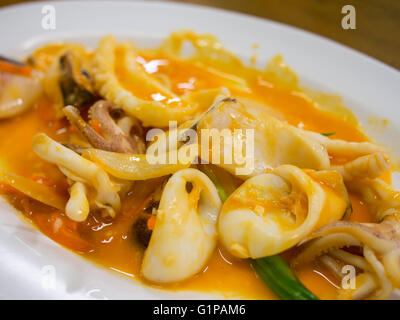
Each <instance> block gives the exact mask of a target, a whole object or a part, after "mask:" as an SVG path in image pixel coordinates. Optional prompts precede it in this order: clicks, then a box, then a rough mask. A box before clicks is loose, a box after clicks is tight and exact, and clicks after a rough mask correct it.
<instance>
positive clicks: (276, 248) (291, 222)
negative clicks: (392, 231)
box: [218, 165, 349, 258]
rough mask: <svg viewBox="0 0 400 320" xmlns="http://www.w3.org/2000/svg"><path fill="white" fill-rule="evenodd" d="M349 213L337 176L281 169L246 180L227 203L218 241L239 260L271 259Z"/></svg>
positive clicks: (330, 173) (224, 207) (335, 173)
mask: <svg viewBox="0 0 400 320" xmlns="http://www.w3.org/2000/svg"><path fill="white" fill-rule="evenodd" d="M348 208H349V202H348V198H347V194H346V192H345V188H344V187H343V180H342V178H341V176H340V175H339V173H337V172H327V171H319V172H316V171H313V170H307V171H303V170H301V169H299V168H297V167H295V166H291V165H283V166H280V167H277V168H276V169H275V170H273V171H272V172H271V173H265V174H261V175H258V176H255V177H253V178H250V179H248V180H247V181H246V182H244V183H243V184H242V185H241V186H240V187H239V188H238V189H237V190H236V191H235V192H234V193H233V194H232V195H231V196H230V197H229V198H228V200H227V201H226V202H225V203H224V205H223V207H222V209H221V213H220V216H219V222H218V229H219V234H220V239H221V241H222V243H223V245H224V246H225V247H226V248H227V250H228V251H229V252H230V253H231V254H233V255H235V256H237V257H239V258H248V257H251V258H260V257H265V256H271V255H274V254H277V253H280V252H282V251H284V250H286V249H289V248H291V247H293V246H294V245H296V244H298V243H299V242H300V241H302V240H303V239H304V238H305V237H306V236H307V235H309V234H310V233H311V232H312V231H314V230H316V229H318V228H319V227H322V226H324V225H327V224H329V223H331V222H334V221H337V220H339V219H341V218H342V217H343V215H344V213H346V211H347V209H348Z"/></svg>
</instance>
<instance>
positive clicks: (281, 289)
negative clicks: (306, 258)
mask: <svg viewBox="0 0 400 320" xmlns="http://www.w3.org/2000/svg"><path fill="white" fill-rule="evenodd" d="M251 265H252V266H253V268H254V270H256V272H257V273H258V275H259V276H260V278H261V279H262V280H263V281H264V282H265V283H266V284H267V285H268V286H269V288H270V289H271V290H272V291H273V292H274V293H275V294H276V295H277V296H278V298H280V299H282V300H318V298H317V297H316V296H315V295H314V294H313V293H311V292H310V291H309V290H308V289H307V288H306V287H305V286H304V285H303V284H302V283H301V282H300V280H299V279H298V278H297V277H296V275H295V274H294V272H293V271H292V269H290V267H289V265H288V264H287V263H286V261H285V260H284V259H283V258H282V257H281V256H280V255H274V256H270V257H265V258H259V259H251Z"/></svg>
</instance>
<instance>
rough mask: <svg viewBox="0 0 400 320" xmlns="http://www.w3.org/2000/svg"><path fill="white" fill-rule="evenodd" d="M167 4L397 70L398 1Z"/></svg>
mask: <svg viewBox="0 0 400 320" xmlns="http://www.w3.org/2000/svg"><path fill="white" fill-rule="evenodd" d="M108 1H112V0H108ZM132 1H134V0H132ZM142 1H152V0H142ZM161 1H170V0H161ZM23 2H27V1H21V0H0V7H2V6H6V5H11V4H17V3H23ZM170 2H181V3H191V4H198V5H202V6H211V7H216V8H222V9H226V10H231V11H237V12H242V13H246V14H251V15H255V16H258V17H262V18H267V19H271V20H275V21H278V22H282V23H285V24H289V25H292V26H295V27H298V28H301V29H304V30H308V31H311V32H313V33H316V34H319V35H322V36H324V37H327V38H330V39H332V40H335V41H337V42H340V43H342V44H344V45H346V46H349V47H352V48H354V49H356V50H358V51H361V52H363V53H365V54H367V55H370V56H372V57H374V58H376V59H378V60H381V61H382V62H384V63H386V64H389V65H391V66H393V67H395V68H397V69H400V0H285V1H283V0H171V1H170ZM345 5H352V6H354V7H355V10H356V29H354V30H353V29H348V30H344V29H343V28H342V24H341V21H342V18H343V17H344V16H345V14H342V13H341V11H342V7H343V6H345Z"/></svg>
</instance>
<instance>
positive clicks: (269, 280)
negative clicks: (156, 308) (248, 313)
mask: <svg viewBox="0 0 400 320" xmlns="http://www.w3.org/2000/svg"><path fill="white" fill-rule="evenodd" d="M0 119H1V121H0V139H1V140H2V144H0V155H1V157H0V192H1V193H2V194H4V195H5V196H6V197H7V199H8V200H9V201H10V202H11V203H12V204H13V205H15V206H16V207H17V208H18V209H21V210H22V211H23V212H24V214H25V215H26V216H27V217H28V218H29V219H30V220H31V221H32V222H33V223H34V224H36V225H37V226H38V227H39V229H40V230H42V231H43V232H44V233H45V234H46V235H48V236H50V237H51V238H52V239H54V240H55V241H57V242H59V243H61V244H63V245H64V246H66V247H68V248H71V249H73V250H75V251H77V252H79V253H81V254H83V255H85V256H87V257H89V258H90V259H93V260H95V261H96V262H101V263H103V264H105V265H107V266H108V267H110V268H112V269H115V270H121V272H124V273H125V274H127V275H132V276H134V277H136V278H137V279H139V280H143V281H145V283H148V284H155V285H157V286H159V287H162V288H175V289H177V288H183V289H195V290H197V289H201V290H203V289H204V290H207V291H212V292H224V293H228V294H231V293H232V294H234V293H239V294H240V293H243V294H245V293H246V294H247V296H249V297H257V298H276V297H279V298H281V299H306V300H316V299H318V298H321V299H326V298H338V299H385V298H387V297H390V295H391V293H392V292H393V291H394V290H395V289H399V288H400V220H399V219H400V192H399V191H397V190H395V188H394V187H393V186H392V185H391V184H390V177H389V173H390V171H389V170H390V169H391V164H392V162H391V159H390V157H389V153H388V151H386V150H385V149H384V148H383V147H381V146H379V145H377V144H375V143H373V142H371V141H370V140H369V139H368V138H367V137H366V136H365V134H364V133H363V131H362V127H361V125H359V124H358V122H357V119H356V117H355V116H354V115H353V114H352V113H351V111H350V110H348V109H346V108H345V107H344V106H342V105H341V99H340V98H338V97H337V96H333V95H329V94H325V93H320V92H318V91H315V90H312V89H309V88H302V87H300V85H299V81H298V77H297V75H296V74H295V73H294V71H293V70H292V69H290V67H289V66H287V65H286V64H285V63H284V61H283V58H282V57H281V56H276V57H274V58H272V59H271V61H270V62H269V63H268V65H267V67H266V68H265V70H258V69H255V68H254V67H252V66H246V65H245V64H243V63H242V61H241V60H240V59H239V58H237V57H236V56H235V55H234V54H233V53H231V52H229V51H228V50H226V49H225V48H224V47H223V46H222V44H221V43H220V42H219V41H218V40H217V39H216V38H215V37H213V36H212V35H197V34H195V33H193V32H191V31H182V32H175V33H173V34H171V36H170V37H169V38H167V39H166V40H165V41H163V42H162V44H161V45H160V46H159V47H157V48H151V49H142V48H139V47H137V46H136V45H135V44H134V43H133V42H132V41H124V42H118V41H117V39H116V38H114V37H113V36H111V35H110V36H106V37H104V38H103V39H101V40H100V42H99V44H98V47H97V48H96V49H95V50H94V51H91V50H88V49H87V48H86V47H84V46H83V45H79V44H74V43H56V44H49V45H47V46H45V47H43V48H39V49H37V50H36V51H35V52H34V53H32V54H31V56H29V57H28V58H27V59H26V60H25V61H24V62H19V61H15V60H13V59H9V58H4V57H0ZM346 270H354V277H353V278H352V279H350V286H348V285H345V284H346V283H345V279H346V278H345V277H344V271H346ZM314 271H315V272H314ZM316 274H322V275H323V277H320V276H316ZM326 279H330V282H328V281H327V280H326ZM263 282H265V284H267V286H268V287H269V289H267V288H266V287H265V285H264V283H263ZM332 283H333V285H332ZM170 286H172V287H170ZM327 288H328V289H327ZM253 293H254V295H253V296H252V294H253Z"/></svg>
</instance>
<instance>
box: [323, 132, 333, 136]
mask: <svg viewBox="0 0 400 320" xmlns="http://www.w3.org/2000/svg"><path fill="white" fill-rule="evenodd" d="M321 134H322V135H323V136H325V137H329V136H333V135H334V134H336V132H326V133H321Z"/></svg>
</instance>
